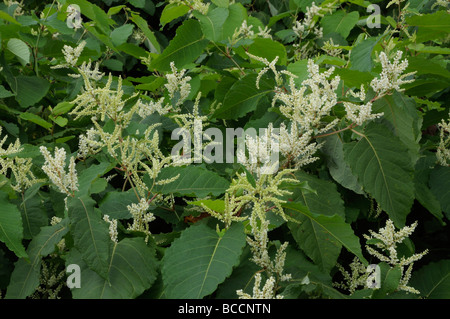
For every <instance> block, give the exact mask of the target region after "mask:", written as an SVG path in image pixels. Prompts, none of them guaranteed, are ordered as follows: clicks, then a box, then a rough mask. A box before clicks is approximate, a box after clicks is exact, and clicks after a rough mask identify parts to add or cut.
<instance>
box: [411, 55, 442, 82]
mask: <svg viewBox="0 0 450 319" xmlns="http://www.w3.org/2000/svg"><path fill="white" fill-rule="evenodd" d="M407 72H416V73H417V74H416V76H418V75H422V74H435V75H440V76H443V77H446V78H450V72H449V71H448V70H447V69H446V68H443V67H442V65H441V64H439V63H437V62H435V61H433V60H430V59H429V58H426V57H423V56H421V55H418V56H412V57H408V68H407V69H406V70H405V73H407Z"/></svg>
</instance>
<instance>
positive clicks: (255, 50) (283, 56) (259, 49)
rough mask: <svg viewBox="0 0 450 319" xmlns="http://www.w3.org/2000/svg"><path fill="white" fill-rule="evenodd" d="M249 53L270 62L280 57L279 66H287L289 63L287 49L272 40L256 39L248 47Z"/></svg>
mask: <svg viewBox="0 0 450 319" xmlns="http://www.w3.org/2000/svg"><path fill="white" fill-rule="evenodd" d="M248 52H249V53H251V54H253V55H256V56H259V57H262V58H266V59H267V60H268V61H273V60H274V59H275V58H276V57H277V56H278V61H277V63H276V64H277V65H286V62H287V53H286V48H285V47H284V45H282V44H281V43H280V42H277V41H274V40H272V39H265V38H256V39H255V40H254V41H253V43H252V44H251V45H250V46H249V47H248Z"/></svg>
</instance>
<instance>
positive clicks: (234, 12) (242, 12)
mask: <svg viewBox="0 0 450 319" xmlns="http://www.w3.org/2000/svg"><path fill="white" fill-rule="evenodd" d="M228 10H229V14H228V17H227V19H226V20H225V22H224V24H223V35H222V36H223V39H226V40H225V41H226V43H228V38H231V37H232V36H233V34H234V32H235V31H236V29H239V28H240V27H241V25H242V22H244V20H245V19H246V18H247V10H246V9H245V8H244V6H243V5H242V4H241V3H233V4H231V5H230V6H229V7H228Z"/></svg>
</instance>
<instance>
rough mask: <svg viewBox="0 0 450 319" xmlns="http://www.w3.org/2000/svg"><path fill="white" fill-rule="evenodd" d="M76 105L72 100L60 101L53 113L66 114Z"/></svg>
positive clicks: (56, 114)
mask: <svg viewBox="0 0 450 319" xmlns="http://www.w3.org/2000/svg"><path fill="white" fill-rule="evenodd" d="M74 106H75V105H74V104H72V103H70V102H66V101H64V102H59V103H58V104H56V106H55V107H54V108H53V109H52V114H53V115H55V116H58V115H61V114H65V113H67V112H69V111H70V110H71V109H72V108H73V107H74Z"/></svg>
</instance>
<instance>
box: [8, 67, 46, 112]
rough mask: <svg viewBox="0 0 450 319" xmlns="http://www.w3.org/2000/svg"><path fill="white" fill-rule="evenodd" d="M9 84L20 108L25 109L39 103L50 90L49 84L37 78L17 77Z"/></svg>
mask: <svg viewBox="0 0 450 319" xmlns="http://www.w3.org/2000/svg"><path fill="white" fill-rule="evenodd" d="M9 84H10V86H11V88H12V90H13V91H14V93H15V95H16V100H17V102H19V104H20V106H21V107H22V108H27V107H29V106H31V105H34V104H36V103H37V102H39V101H40V100H41V99H42V98H43V97H44V96H46V94H47V92H48V90H49V89H50V83H49V82H48V81H47V80H45V79H43V78H38V77H37V76H26V75H19V76H17V77H15V78H14V82H13V83H9Z"/></svg>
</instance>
